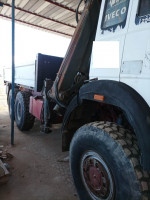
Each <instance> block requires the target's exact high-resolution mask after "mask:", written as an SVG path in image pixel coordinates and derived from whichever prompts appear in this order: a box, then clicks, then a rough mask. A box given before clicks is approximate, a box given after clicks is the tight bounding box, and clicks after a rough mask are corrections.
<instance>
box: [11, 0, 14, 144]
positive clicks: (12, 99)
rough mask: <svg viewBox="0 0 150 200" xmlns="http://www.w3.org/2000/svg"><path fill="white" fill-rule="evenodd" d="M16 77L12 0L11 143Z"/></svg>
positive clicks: (12, 141)
mask: <svg viewBox="0 0 150 200" xmlns="http://www.w3.org/2000/svg"><path fill="white" fill-rule="evenodd" d="M14 77H15V0H12V88H11V89H12V95H11V97H12V98H11V144H12V145H14Z"/></svg>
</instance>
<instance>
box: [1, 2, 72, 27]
mask: <svg viewBox="0 0 150 200" xmlns="http://www.w3.org/2000/svg"><path fill="white" fill-rule="evenodd" d="M3 5H4V6H8V7H11V5H10V4H8V3H3ZM15 9H16V10H19V11H23V12H25V13H28V14H31V15H34V16H36V17H41V18H42V19H47V20H50V21H52V22H55V23H59V24H62V25H65V26H69V27H71V28H76V26H73V25H71V24H66V23H64V22H61V21H59V20H55V19H52V18H49V17H45V16H43V15H39V14H37V13H33V12H30V11H28V10H25V9H23V8H19V7H15Z"/></svg>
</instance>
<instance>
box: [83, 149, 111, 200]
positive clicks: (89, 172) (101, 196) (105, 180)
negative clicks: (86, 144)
mask: <svg viewBox="0 0 150 200" xmlns="http://www.w3.org/2000/svg"><path fill="white" fill-rule="evenodd" d="M80 167H81V168H80V171H81V177H82V181H83V183H84V186H85V187H86V189H87V191H88V193H89V195H90V196H91V197H92V199H93V200H112V199H114V181H113V177H112V174H111V172H110V170H109V168H108V166H107V164H106V162H105V161H104V160H103V159H102V158H101V157H100V156H99V155H98V154H97V153H96V152H94V151H88V152H86V153H84V155H83V156H82V158H81V165H80Z"/></svg>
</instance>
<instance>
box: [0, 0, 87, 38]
mask: <svg viewBox="0 0 150 200" xmlns="http://www.w3.org/2000/svg"><path fill="white" fill-rule="evenodd" d="M79 2H80V0H15V21H16V22H19V23H22V24H25V25H27V26H32V27H34V28H37V29H42V30H45V31H48V32H51V33H55V34H59V35H62V36H64V37H72V36H73V33H74V31H75V28H76V25H77V22H76V17H75V16H76V9H77V6H78V4H79ZM11 7H12V0H0V17H2V18H6V19H11V11H12V10H11ZM83 8H84V3H83V2H82V3H81V5H80V8H79V12H78V14H79V16H80V15H81V13H82V11H83Z"/></svg>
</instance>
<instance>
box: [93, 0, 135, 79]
mask: <svg viewBox="0 0 150 200" xmlns="http://www.w3.org/2000/svg"><path fill="white" fill-rule="evenodd" d="M131 4H132V0H107V1H105V0H103V1H102V5H101V11H100V15H99V22H98V26H97V33H96V38H95V42H99V41H118V42H119V64H118V66H115V65H113V64H112V65H111V66H110V67H104V64H103V63H104V62H102V60H103V59H102V58H101V52H100V50H99V51H98V54H99V59H98V60H97V61H96V62H95V61H94V50H93V55H92V59H91V60H92V61H91V66H90V78H95V77H98V79H99V80H101V79H106V80H116V81H119V74H120V66H121V61H122V55H123V48H124V42H125V37H126V34H127V31H128V25H129V19H130V12H131ZM112 54H113V53H112ZM104 57H105V62H107V61H108V60H109V59H110V57H111V56H110V55H109V54H107V52H105V56H104ZM95 63H98V64H95Z"/></svg>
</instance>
